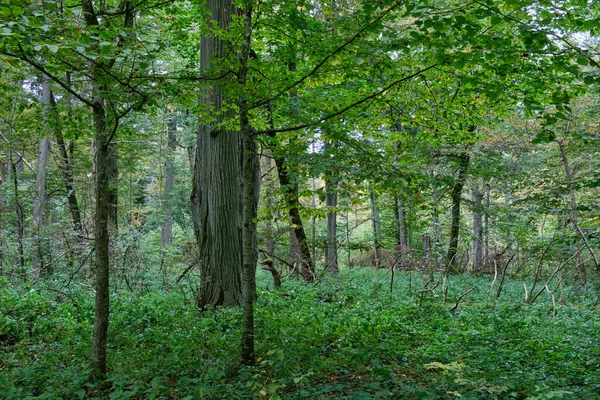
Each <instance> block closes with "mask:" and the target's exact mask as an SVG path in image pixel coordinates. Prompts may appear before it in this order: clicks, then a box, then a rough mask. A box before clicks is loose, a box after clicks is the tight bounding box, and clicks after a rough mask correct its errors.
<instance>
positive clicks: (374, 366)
mask: <svg viewBox="0 0 600 400" xmlns="http://www.w3.org/2000/svg"><path fill="white" fill-rule="evenodd" d="M390 276H391V274H390V271H388V270H382V271H379V272H374V271H373V270H372V269H366V268H365V269H357V270H349V271H348V270H345V271H342V273H341V275H340V278H339V279H338V280H334V279H326V280H324V281H322V282H320V283H319V284H316V285H307V284H304V283H302V282H299V281H287V282H285V283H284V285H283V287H282V288H281V289H280V290H277V291H274V290H268V289H267V286H269V285H271V284H270V283H268V277H267V276H266V275H264V274H263V272H262V271H261V273H260V289H259V293H258V301H257V303H256V341H257V349H256V351H257V365H256V366H255V367H242V366H240V362H239V355H240V336H241V333H240V321H241V310H239V309H219V310H216V311H208V312H204V313H199V312H198V311H197V310H196V308H195V306H194V303H193V301H192V300H191V294H190V293H189V290H185V289H183V288H181V287H173V288H171V290H168V291H167V290H163V289H159V288H158V287H157V288H153V287H150V288H146V290H145V291H143V293H132V292H131V291H126V290H120V291H119V292H116V293H113V296H112V311H111V325H110V332H109V334H110V340H109V352H108V357H109V382H108V386H109V387H110V389H108V390H106V392H104V393H103V396H102V397H105V398H109V399H146V398H148V399H252V398H255V399H271V400H274V399H279V398H281V399H444V398H448V399H451V398H462V399H510V398H515V399H547V398H565V399H574V398H579V399H594V398H600V335H599V332H600V300H599V298H600V296H599V292H600V291H599V290H598V287H597V286H596V287H594V286H592V285H590V286H589V287H588V288H587V293H586V294H585V295H584V294H583V290H582V288H581V287H575V288H573V290H570V289H571V288H569V287H567V286H565V287H564V291H563V298H566V301H565V302H564V304H561V303H560V302H559V292H558V291H557V293H556V306H554V305H553V303H552V300H551V298H550V296H549V294H548V293H546V292H544V293H542V294H541V295H540V296H539V297H538V299H537V300H536V301H535V303H534V304H531V305H527V304H526V303H525V301H524V289H523V282H522V281H521V280H518V279H511V278H507V279H506V281H505V282H504V287H503V290H502V293H501V295H500V296H499V298H498V299H497V300H495V301H492V302H491V303H490V300H489V298H490V284H491V280H492V279H491V277H488V276H483V277H469V278H468V280H466V279H465V278H466V277H465V276H464V275H459V276H454V277H451V278H449V279H448V280H447V281H446V283H445V287H447V294H446V295H444V294H443V292H442V285H439V286H438V287H437V288H436V289H435V290H433V291H427V290H424V287H423V283H422V281H421V280H420V278H419V276H418V274H414V273H413V274H411V273H407V272H402V273H396V276H395V283H394V285H393V289H392V291H391V292H390ZM0 279H1V278H0ZM467 285H468V288H469V289H471V291H470V292H469V293H468V295H467V296H464V297H463V298H461V300H460V302H459V303H458V306H457V307H455V306H456V304H457V300H458V299H459V297H460V296H461V295H462V294H463V293H464V292H465V289H466V288H467ZM271 286H272V285H271ZM497 286H498V285H497V283H496V288H495V289H494V292H493V294H494V296H492V297H495V293H496V289H497ZM530 286H531V282H529V283H528V287H530ZM540 289H541V287H540V285H539V284H538V287H537V288H536V292H537V290H540ZM61 292H62V293H61ZM567 296H568V298H567ZM453 308H454V309H453ZM92 320H93V292H92V291H91V290H90V289H88V288H83V287H82V288H81V289H77V290H73V291H70V292H66V291H65V289H61V290H57V289H56V288H54V289H52V288H51V287H50V286H47V287H42V285H41V284H37V285H36V286H34V287H31V286H28V287H19V288H14V287H13V286H10V285H9V284H8V283H7V282H6V281H5V280H4V281H2V280H0V398H1V399H11V400H13V399H33V398H35V399H38V398H39V399H77V398H95V397H99V396H100V394H99V393H98V392H97V391H95V390H94V389H93V388H90V387H89V386H88V384H87V383H86V382H87V379H88V376H89V372H90V371H89V366H88V360H89V355H90V352H91V332H92V325H91V324H92Z"/></svg>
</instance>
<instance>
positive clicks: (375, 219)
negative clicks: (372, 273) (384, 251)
mask: <svg viewBox="0 0 600 400" xmlns="http://www.w3.org/2000/svg"><path fill="white" fill-rule="evenodd" d="M369 199H370V200H371V230H372V233H373V260H374V262H375V268H376V269H379V268H380V267H381V261H380V260H379V214H378V213H377V207H376V204H375V193H373V191H371V193H370V195H369Z"/></svg>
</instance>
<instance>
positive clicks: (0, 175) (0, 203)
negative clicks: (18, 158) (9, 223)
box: [0, 160, 4, 276]
mask: <svg viewBox="0 0 600 400" xmlns="http://www.w3.org/2000/svg"><path fill="white" fill-rule="evenodd" d="M3 185H4V163H3V162H2V160H0V276H2V275H4V235H3V232H4V225H3V222H4V221H3V216H4V192H3V189H4V186H3Z"/></svg>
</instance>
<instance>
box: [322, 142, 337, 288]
mask: <svg viewBox="0 0 600 400" xmlns="http://www.w3.org/2000/svg"><path fill="white" fill-rule="evenodd" d="M331 147H332V145H331V143H330V141H328V140H326V141H325V154H327V153H328V150H329V149H330V148H331ZM335 175H336V172H335V169H333V170H332V171H330V172H329V174H328V175H327V176H326V177H325V192H326V197H325V205H326V206H327V246H326V251H325V270H326V271H327V272H328V273H329V274H330V275H333V276H336V275H337V274H338V272H339V266H338V248H337V211H336V210H335V208H336V207H337V199H338V195H337V177H336V176H335Z"/></svg>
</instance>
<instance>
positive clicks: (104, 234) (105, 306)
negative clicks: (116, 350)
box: [92, 89, 110, 380]
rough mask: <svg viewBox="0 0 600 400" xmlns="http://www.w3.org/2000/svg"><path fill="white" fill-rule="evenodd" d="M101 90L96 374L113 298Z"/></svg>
mask: <svg viewBox="0 0 600 400" xmlns="http://www.w3.org/2000/svg"><path fill="white" fill-rule="evenodd" d="M103 103H104V101H103V100H102V97H101V95H100V90H99V89H95V94H94V109H93V114H94V126H95V131H96V132H95V142H96V154H95V157H94V158H95V160H96V213H95V221H94V222H95V224H94V235H95V239H94V245H95V254H96V259H95V268H96V302H95V313H94V340H93V346H92V350H93V353H92V368H93V373H94V374H95V377H96V378H97V379H99V380H102V379H103V378H104V377H105V376H106V344H107V341H108V318H109V309H110V297H109V273H108V270H109V229H108V225H109V208H110V204H109V178H108V164H109V162H110V161H109V149H108V147H109V144H108V143H107V141H108V134H107V131H106V114H105V110H104V105H103Z"/></svg>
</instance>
